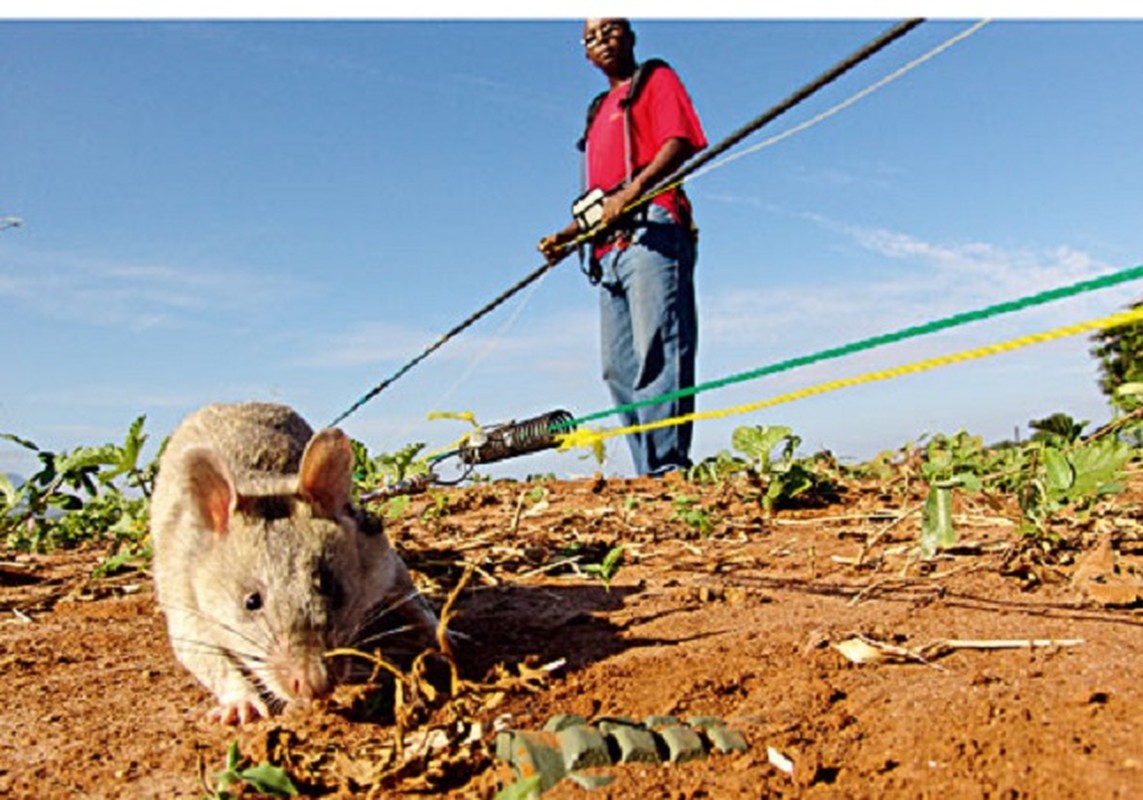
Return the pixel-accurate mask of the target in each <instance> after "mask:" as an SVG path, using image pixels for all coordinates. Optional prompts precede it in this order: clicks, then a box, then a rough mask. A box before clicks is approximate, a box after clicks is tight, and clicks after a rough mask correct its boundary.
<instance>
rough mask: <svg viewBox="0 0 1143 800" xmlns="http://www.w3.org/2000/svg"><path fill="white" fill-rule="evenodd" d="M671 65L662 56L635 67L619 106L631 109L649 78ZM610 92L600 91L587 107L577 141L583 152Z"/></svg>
mask: <svg viewBox="0 0 1143 800" xmlns="http://www.w3.org/2000/svg"><path fill="white" fill-rule="evenodd" d="M669 66H670V65H669V64H668V63H667V62H666V61H664V60H663V59H661V58H649V59H647V60H646V61H644V62H642V63H640V64H639V66H637V67H636V68H635V73H634V74H633V75H632V76H631V83H629V84H628V85H627V96H626V97H624V98H623V99H622V100H620V101H619V106H620V108H622V109H623V110H624V111H629V110H630V108H631V106H633V105H634V104H635V101H636V100H638V99H639V94H640V93H641V92H642V91H643V87H644V86H645V85H646V84H647V78H649V77H650V76H651V73H652V72H654V71H655V70H656V69H658V68H659V67H669ZM607 95H608V92H600V93H599V94H597V95H596V96H595V97H594V98H593V99H592V101H591V103H590V104H589V105H588V107H587V121H586V123H585V124H584V126H583V136H581V137H579V141H577V142H576V145H575V146H576V148H577V149H578V150H579V151H580V152H581V153H582V152H584V150H585V149H586V148H587V132H588V131H589V130H591V123H593V122H595V115H596V114H598V113H599V107H600V106H601V105H603V98H605V97H607Z"/></svg>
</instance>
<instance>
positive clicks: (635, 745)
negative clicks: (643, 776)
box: [608, 725, 660, 764]
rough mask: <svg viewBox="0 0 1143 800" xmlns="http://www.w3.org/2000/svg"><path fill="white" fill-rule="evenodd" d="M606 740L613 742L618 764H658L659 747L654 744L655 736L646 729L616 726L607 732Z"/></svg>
mask: <svg viewBox="0 0 1143 800" xmlns="http://www.w3.org/2000/svg"><path fill="white" fill-rule="evenodd" d="M608 738H609V739H611V740H612V741H613V742H615V747H616V750H617V751H618V757H617V761H618V762H619V763H620V764H626V763H630V762H641V763H644V764H657V763H659V760H660V756H659V746H658V745H657V744H656V743H655V735H654V734H653V733H651V731H649V730H647V729H646V728H638V727H634V726H624V725H616V726H615V727H613V728H612V729H611V730H610V731H609V732H608Z"/></svg>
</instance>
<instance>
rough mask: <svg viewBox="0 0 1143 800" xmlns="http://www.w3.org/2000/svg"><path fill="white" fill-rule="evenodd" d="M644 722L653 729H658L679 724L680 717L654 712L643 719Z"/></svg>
mask: <svg viewBox="0 0 1143 800" xmlns="http://www.w3.org/2000/svg"><path fill="white" fill-rule="evenodd" d="M643 724H644V725H646V726H647V727H648V728H650V729H651V730H657V729H659V728H669V727H672V726H674V725H678V724H679V718H678V717H672V716H670V715H669V714H652V715H651V716H649V717H647V718H646V719H645V720H643Z"/></svg>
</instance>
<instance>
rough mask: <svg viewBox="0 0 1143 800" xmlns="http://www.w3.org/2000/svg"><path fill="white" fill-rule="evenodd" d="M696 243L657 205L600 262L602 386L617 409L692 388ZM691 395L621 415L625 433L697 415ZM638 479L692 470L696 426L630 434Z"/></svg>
mask: <svg viewBox="0 0 1143 800" xmlns="http://www.w3.org/2000/svg"><path fill="white" fill-rule="evenodd" d="M695 256H696V254H695V243H694V239H693V238H692V237H691V234H690V232H689V231H688V230H687V229H686V228H684V227H683V226H681V225H679V224H678V223H676V222H675V221H674V219H673V218H672V217H671V215H670V214H669V213H668V212H667V211H666V209H664V208H662V207H660V206H657V205H654V204H652V205H651V207H650V209H649V210H648V211H647V221H646V223H645V224H641V225H640V226H639V227H637V228H635V230H634V232H633V236H632V241H631V244H630V245H628V246H627V247H626V248H625V249H623V250H619V249H617V248H616V249H612V250H611V251H610V252H607V253H605V254H604V255H603V257H602V259H601V265H602V267H603V279H602V280H601V281H600V288H601V289H602V292H601V293H600V330H601V333H602V345H603V379H604V381H606V382H607V386H608V388H610V390H611V396H612V398H613V399H614V400H615V404H616V405H617V406H625V405H628V404H630V403H639V402H640V401H644V400H648V399H650V398H653V397H657V396H658V395H661V394H666V393H668V392H673V391H676V390H678V389H682V388H689V387H691V386H694V381H695V351H696V349H697V346H698V315H697V312H696V309H695V290H694V268H695ZM694 407H695V404H694V395H689V396H687V397H680V398H676V399H674V400H668V401H666V402H664V403H657V404H655V405H641V406H639V407H637V408H634V409H630V410H627V411H623V412H621V413H622V420H623V424H624V426H625V427H626V426H629V425H639V424H643V423H647V422H653V421H656V420H660V419H667V418H670V417H676V416H679V415H681V414H689V413H691V412H693V411H694ZM627 444H628V446H629V447H630V448H631V458H632V460H633V461H634V462H635V470H636V472H638V473H639V474H640V475H661V474H663V473H665V472H670V471H671V470H674V469H685V468H687V467H689V466H690V465H691V460H690V449H691V423H689V422H687V423H684V424H681V425H672V426H669V427H665V428H658V429H655V430H650V431H644V432H641V433H634V434H629V435H628V436H627Z"/></svg>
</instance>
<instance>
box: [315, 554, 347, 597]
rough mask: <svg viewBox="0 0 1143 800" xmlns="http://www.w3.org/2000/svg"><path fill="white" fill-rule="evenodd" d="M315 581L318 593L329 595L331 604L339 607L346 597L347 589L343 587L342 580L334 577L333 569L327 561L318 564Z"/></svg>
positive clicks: (323, 595) (324, 595)
mask: <svg viewBox="0 0 1143 800" xmlns="http://www.w3.org/2000/svg"><path fill="white" fill-rule="evenodd" d="M315 582H316V583H317V590H318V594H320V595H321V596H322V597H328V598H329V603H330V605H331V606H333V607H334V608H339V607H340V606H341V604H342V602H343V601H344V599H345V591H344V590H343V589H342V588H341V581H339V580H338V579H337V578H336V577H334V574H333V570H331V569H330V568H329V565H328V564H326V563H325V562H322V563H321V564H319V565H318V569H317V576H316V578H315Z"/></svg>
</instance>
